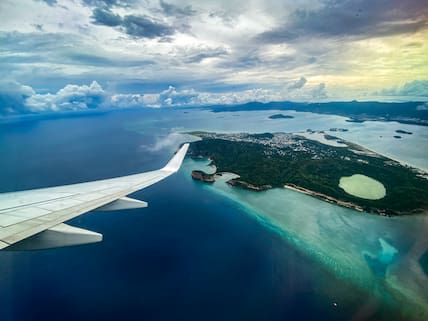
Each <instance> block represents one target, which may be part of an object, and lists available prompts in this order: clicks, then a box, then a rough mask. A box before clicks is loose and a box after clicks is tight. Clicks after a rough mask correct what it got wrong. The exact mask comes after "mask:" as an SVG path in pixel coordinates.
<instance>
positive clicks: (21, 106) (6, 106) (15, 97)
mask: <svg viewBox="0 0 428 321" xmlns="http://www.w3.org/2000/svg"><path fill="white" fill-rule="evenodd" d="M34 94H35V92H34V90H33V88H31V87H30V86H25V85H22V84H20V83H18V82H15V81H10V82H2V83H0V115H2V114H13V113H21V112H25V110H26V106H25V100H26V99H27V98H28V97H31V96H33V95H34Z"/></svg>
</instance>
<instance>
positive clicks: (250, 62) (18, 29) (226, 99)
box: [0, 0, 428, 116]
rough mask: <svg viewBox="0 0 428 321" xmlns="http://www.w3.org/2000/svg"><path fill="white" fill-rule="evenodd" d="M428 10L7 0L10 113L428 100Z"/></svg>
mask: <svg viewBox="0 0 428 321" xmlns="http://www.w3.org/2000/svg"><path fill="white" fill-rule="evenodd" d="M427 39H428V3H427V2H426V0H405V1H403V0H353V1H351V0H282V1H278V0H245V1H241V0H240V1H238V0H219V1H208V0H207V1H196V0H188V1H187V0H176V1H172V0H169V1H164V0H160V1H159V0H153V1H152V0H1V1H0V73H1V75H2V77H1V79H0V115H3V116H4V115H11V114H20V113H28V112H31V113H34V112H36V113H37V112H45V111H61V110H80V109H92V108H105V107H108V108H110V107H115V108H116V107H117V108H127V107H141V106H145V107H168V106H200V105H211V104H238V103H245V102H249V101H260V102H269V101H285V100H292V101H334V100H342V101H347V100H355V99H356V100H381V101H382V100H384V101H396V100H417V101H427V100H428V98H427V97H428V42H427Z"/></svg>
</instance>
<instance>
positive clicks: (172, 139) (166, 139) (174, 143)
mask: <svg viewBox="0 0 428 321" xmlns="http://www.w3.org/2000/svg"><path fill="white" fill-rule="evenodd" d="M193 140H195V136H192V135H188V134H181V133H175V132H172V133H169V134H168V135H167V136H162V137H158V138H157V139H156V142H155V143H154V144H153V145H151V146H145V145H144V146H141V148H143V149H145V150H148V151H150V152H158V151H160V150H164V149H169V150H177V147H178V146H180V144H182V143H184V142H189V141H193Z"/></svg>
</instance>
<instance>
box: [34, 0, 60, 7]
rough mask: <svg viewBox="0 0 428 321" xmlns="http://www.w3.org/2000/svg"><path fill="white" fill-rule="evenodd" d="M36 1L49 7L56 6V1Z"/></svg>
mask: <svg viewBox="0 0 428 321" xmlns="http://www.w3.org/2000/svg"><path fill="white" fill-rule="evenodd" d="M36 1H40V2H44V3H46V4H48V5H49V6H54V5H56V4H57V0H36Z"/></svg>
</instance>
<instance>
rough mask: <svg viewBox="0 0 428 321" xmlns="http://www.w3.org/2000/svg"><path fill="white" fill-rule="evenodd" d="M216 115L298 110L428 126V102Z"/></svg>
mask: <svg viewBox="0 0 428 321" xmlns="http://www.w3.org/2000/svg"><path fill="white" fill-rule="evenodd" d="M208 108H209V109H210V110H212V111H213V112H226V111H249V110H295V111H301V112H312V113H319V114H330V115H340V116H345V117H349V118H350V120H349V121H353V122H363V121H366V120H381V121H397V122H400V123H404V124H415V125H424V126H428V103H426V102H400V103H389V102H359V101H350V102H327V103H298V102H290V101H283V102H270V103H260V102H251V103H246V104H242V105H233V106H224V105H223V106H210V107H208Z"/></svg>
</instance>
